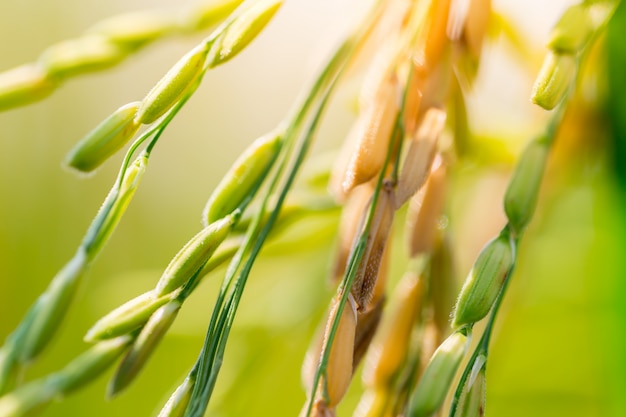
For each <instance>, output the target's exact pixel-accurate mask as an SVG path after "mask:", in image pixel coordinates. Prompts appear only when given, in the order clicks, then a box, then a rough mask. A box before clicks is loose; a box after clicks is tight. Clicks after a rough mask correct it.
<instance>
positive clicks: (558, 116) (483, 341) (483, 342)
mask: <svg viewBox="0 0 626 417" xmlns="http://www.w3.org/2000/svg"><path fill="white" fill-rule="evenodd" d="M565 107H566V106H565V104H562V105H561V106H559V107H558V108H557V109H556V111H555V113H554V116H553V117H552V118H551V119H550V122H549V123H548V126H547V127H546V133H545V134H544V136H543V138H544V139H543V140H545V141H546V143H547V144H548V145H551V144H552V143H553V141H554V138H555V137H556V133H557V130H558V128H559V126H560V124H561V121H562V119H563V114H564V111H565ZM505 228H508V229H509V233H510V235H511V246H512V248H513V263H512V264H511V268H510V269H509V270H508V272H507V274H506V279H505V280H504V283H503V284H502V289H501V290H500V292H499V294H498V297H497V298H496V300H495V302H494V305H493V308H492V309H491V313H490V315H489V318H488V321H487V325H486V327H485V330H484V331H483V334H482V336H481V338H480V340H479V342H478V345H477V346H476V349H474V352H472V355H471V356H470V359H469V361H468V362H467V366H466V367H465V369H464V370H463V373H462V374H461V378H460V380H459V382H458V384H457V387H456V390H455V392H454V397H453V399H452V404H451V406H450V417H454V415H455V413H456V410H457V407H458V404H459V400H460V398H461V395H462V394H463V390H464V389H465V385H466V382H467V378H468V377H469V375H470V374H471V372H472V369H473V366H474V362H475V361H476V358H477V357H478V356H480V355H484V356H485V357H486V356H488V354H489V343H490V342H491V335H492V334H493V327H494V324H495V321H496V319H497V316H498V312H499V311H500V307H501V305H502V301H503V300H504V296H505V294H506V290H507V288H508V286H509V284H510V282H511V277H512V276H513V272H514V271H515V267H516V265H517V262H518V248H519V243H520V240H521V238H522V234H521V233H519V234H517V235H515V233H514V231H513V229H512V228H511V227H510V226H509V225H508V224H507V225H506V226H505Z"/></svg>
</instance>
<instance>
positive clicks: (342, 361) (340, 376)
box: [321, 295, 357, 408]
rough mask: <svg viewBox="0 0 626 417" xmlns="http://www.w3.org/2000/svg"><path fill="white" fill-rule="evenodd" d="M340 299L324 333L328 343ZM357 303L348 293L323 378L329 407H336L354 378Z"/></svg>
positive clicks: (324, 392)
mask: <svg viewBox="0 0 626 417" xmlns="http://www.w3.org/2000/svg"><path fill="white" fill-rule="evenodd" d="M338 308H339V299H335V305H334V306H333V309H332V311H331V314H330V316H329V319H328V322H327V325H326V332H325V334H324V343H325V344H327V343H328V338H329V336H330V331H331V328H332V323H333V321H334V318H335V316H336V315H337V313H338ZM356 323H357V314H356V303H355V301H354V298H353V297H352V295H348V301H347V302H346V304H345V306H344V308H343V311H342V312H341V318H340V319H339V325H338V326H337V331H336V332H335V337H334V339H333V343H332V346H329V348H330V355H329V356H328V365H327V368H326V375H325V376H324V378H323V379H322V382H321V384H322V390H323V396H324V398H325V400H326V404H327V405H328V407H329V408H334V407H335V406H336V405H337V404H339V402H340V401H341V399H342V398H343V396H344V395H345V394H346V392H347V391H348V387H349V386H350V381H351V380H352V371H353V368H352V362H353V352H354V340H355V334H356Z"/></svg>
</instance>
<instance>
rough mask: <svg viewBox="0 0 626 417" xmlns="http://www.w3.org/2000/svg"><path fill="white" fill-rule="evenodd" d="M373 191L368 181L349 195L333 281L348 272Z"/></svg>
mask: <svg viewBox="0 0 626 417" xmlns="http://www.w3.org/2000/svg"><path fill="white" fill-rule="evenodd" d="M373 193H374V189H373V187H372V184H370V183H366V184H363V185H360V186H358V187H356V188H355V189H354V190H353V191H352V192H351V193H350V196H349V197H348V201H347V202H346V204H345V206H344V208H343V211H342V213H341V220H340V221H339V235H338V243H337V253H336V255H335V260H334V264H333V266H332V270H331V274H330V280H331V282H332V283H337V282H339V281H341V279H342V278H343V276H344V274H345V272H346V264H347V262H348V257H349V256H350V251H351V250H352V247H353V246H354V244H355V243H354V242H355V241H356V240H357V239H358V238H359V232H360V231H361V229H362V228H363V220H364V218H365V217H366V215H367V207H368V206H369V200H370V199H371V198H372V194H373Z"/></svg>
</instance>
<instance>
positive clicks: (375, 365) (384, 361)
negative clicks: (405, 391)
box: [363, 273, 426, 387]
mask: <svg viewBox="0 0 626 417" xmlns="http://www.w3.org/2000/svg"><path fill="white" fill-rule="evenodd" d="M425 289H426V286H425V283H424V279H423V278H421V277H418V276H416V275H415V274H413V273H407V275H405V276H404V277H403V278H402V280H401V281H400V283H399V284H398V286H397V288H396V291H395V292H394V296H393V299H392V308H393V311H391V312H390V313H391V314H390V315H389V316H387V317H386V318H385V322H384V324H383V327H382V328H381V331H380V333H379V334H378V335H377V336H376V338H375V340H374V342H373V343H372V346H371V349H370V351H369V353H368V355H367V358H366V361H365V367H364V369H363V382H364V383H365V385H366V386H368V387H381V386H388V384H389V383H390V381H391V379H392V378H393V376H394V375H395V374H396V373H397V372H398V370H399V369H400V367H401V366H402V364H403V362H404V360H405V359H406V357H407V353H408V347H409V341H410V337H411V332H412V329H413V327H414V325H415V323H416V322H418V321H419V320H420V318H421V310H422V307H423V301H424V295H425Z"/></svg>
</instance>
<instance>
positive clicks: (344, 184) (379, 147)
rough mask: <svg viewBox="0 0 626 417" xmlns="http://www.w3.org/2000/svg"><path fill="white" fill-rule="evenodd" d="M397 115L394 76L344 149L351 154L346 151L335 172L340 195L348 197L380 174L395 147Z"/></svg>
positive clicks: (356, 124) (363, 113) (396, 93)
mask: <svg viewBox="0 0 626 417" xmlns="http://www.w3.org/2000/svg"><path fill="white" fill-rule="evenodd" d="M397 114H398V89H397V79H396V77H395V75H393V76H392V78H390V82H389V83H388V84H386V85H385V86H384V88H383V89H382V90H381V94H380V96H379V98H377V100H376V102H375V103H373V104H372V105H371V106H369V107H368V108H366V109H365V110H364V111H363V112H362V113H361V115H360V116H359V118H358V119H357V121H356V122H355V124H354V125H353V126H352V130H351V131H350V133H349V134H348V138H347V139H346V145H344V146H347V147H348V148H349V150H348V151H343V150H342V155H348V157H347V158H345V160H344V159H340V160H338V164H339V165H338V166H336V169H335V170H334V172H333V174H334V175H338V177H339V178H341V180H340V181H341V182H340V184H339V190H338V192H339V193H340V194H343V195H347V194H348V193H349V192H350V191H351V190H352V189H353V188H354V187H356V186H357V185H359V184H363V183H364V182H367V181H369V180H370V179H372V178H374V177H375V176H376V175H377V174H378V173H380V171H381V169H382V168H383V165H384V163H385V157H386V155H387V152H388V148H389V145H390V143H391V137H392V133H393V130H394V126H395V124H396V117H397ZM344 152H346V153H344ZM344 164H345V165H344ZM335 181H337V179H336V180H335Z"/></svg>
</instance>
